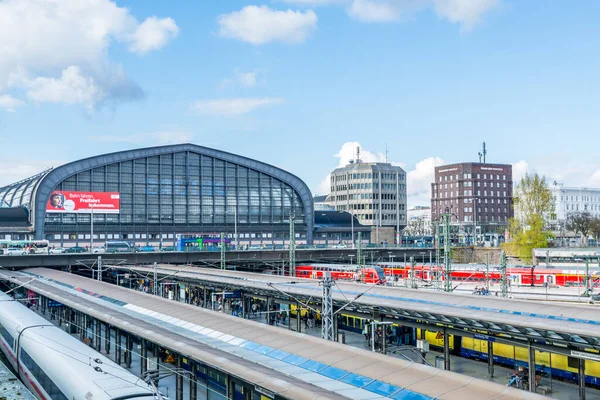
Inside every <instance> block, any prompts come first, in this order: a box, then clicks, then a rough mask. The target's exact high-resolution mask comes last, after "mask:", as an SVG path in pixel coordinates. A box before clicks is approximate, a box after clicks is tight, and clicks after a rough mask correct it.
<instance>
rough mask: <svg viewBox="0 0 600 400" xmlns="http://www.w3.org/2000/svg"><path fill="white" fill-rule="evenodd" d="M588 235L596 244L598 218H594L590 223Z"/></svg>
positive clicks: (599, 227)
mask: <svg viewBox="0 0 600 400" xmlns="http://www.w3.org/2000/svg"><path fill="white" fill-rule="evenodd" d="M590 233H591V234H592V236H593V237H594V239H596V242H598V240H599V239H600V218H598V217H594V218H592V221H591V222H590Z"/></svg>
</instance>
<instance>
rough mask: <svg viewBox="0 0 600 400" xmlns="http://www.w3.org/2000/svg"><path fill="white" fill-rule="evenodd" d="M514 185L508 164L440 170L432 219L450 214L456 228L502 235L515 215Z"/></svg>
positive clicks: (434, 185)
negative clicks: (502, 231)
mask: <svg viewBox="0 0 600 400" xmlns="http://www.w3.org/2000/svg"><path fill="white" fill-rule="evenodd" d="M512 183H513V182H512V166H511V165H508V164H489V163H473V162H469V163H459V164H450V165H443V166H439V167H436V168H435V181H434V182H433V183H432V184H431V220H432V221H438V220H439V219H440V216H441V215H442V214H444V213H445V212H449V213H450V214H451V222H452V224H453V225H458V226H459V227H470V228H472V229H474V230H473V231H474V232H480V233H482V234H485V233H489V232H499V231H500V230H501V228H502V227H506V226H507V225H508V220H509V218H512V217H513V215H514V211H513V184H512ZM467 231H468V229H467ZM473 231H472V232H473ZM467 237H468V235H467ZM469 241H470V240H469Z"/></svg>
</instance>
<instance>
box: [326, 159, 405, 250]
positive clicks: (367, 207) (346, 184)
mask: <svg viewBox="0 0 600 400" xmlns="http://www.w3.org/2000/svg"><path fill="white" fill-rule="evenodd" d="M330 183H331V192H330V194H329V196H327V199H326V203H328V204H330V205H332V206H333V207H334V208H335V210H336V211H348V212H350V213H351V214H353V215H355V216H356V218H357V219H358V220H359V221H360V222H361V224H363V225H370V226H373V227H375V228H379V227H392V228H395V230H396V233H398V232H400V230H401V229H403V228H404V227H405V226H406V172H405V171H404V170H403V169H402V168H400V167H398V166H394V165H392V164H390V163H380V162H373V163H366V162H362V161H361V160H360V150H357V157H356V159H354V160H350V162H349V164H348V165H346V166H345V167H341V168H336V169H335V170H334V171H333V172H332V173H331V181H330ZM379 231H380V230H379V229H375V230H374V234H372V235H371V239H372V241H374V242H381V241H382V240H384V239H383V238H382V237H380V234H379ZM386 231H387V230H386ZM386 236H387V235H386ZM392 236H393V235H392ZM385 240H388V238H387V237H386V238H385ZM392 240H393V239H392Z"/></svg>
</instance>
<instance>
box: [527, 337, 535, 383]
mask: <svg viewBox="0 0 600 400" xmlns="http://www.w3.org/2000/svg"><path fill="white" fill-rule="evenodd" d="M528 347H529V391H530V392H533V393H535V349H534V348H533V347H531V342H529V343H528Z"/></svg>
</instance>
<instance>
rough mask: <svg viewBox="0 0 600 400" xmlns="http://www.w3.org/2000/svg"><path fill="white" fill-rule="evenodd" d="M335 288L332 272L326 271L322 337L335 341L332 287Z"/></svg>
mask: <svg viewBox="0 0 600 400" xmlns="http://www.w3.org/2000/svg"><path fill="white" fill-rule="evenodd" d="M332 286H333V279H331V272H329V271H326V272H325V273H324V278H323V313H322V319H323V321H322V322H323V325H322V336H323V339H325V340H332V341H334V340H335V337H334V336H335V325H334V324H333V299H332V296H331V287H332Z"/></svg>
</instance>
